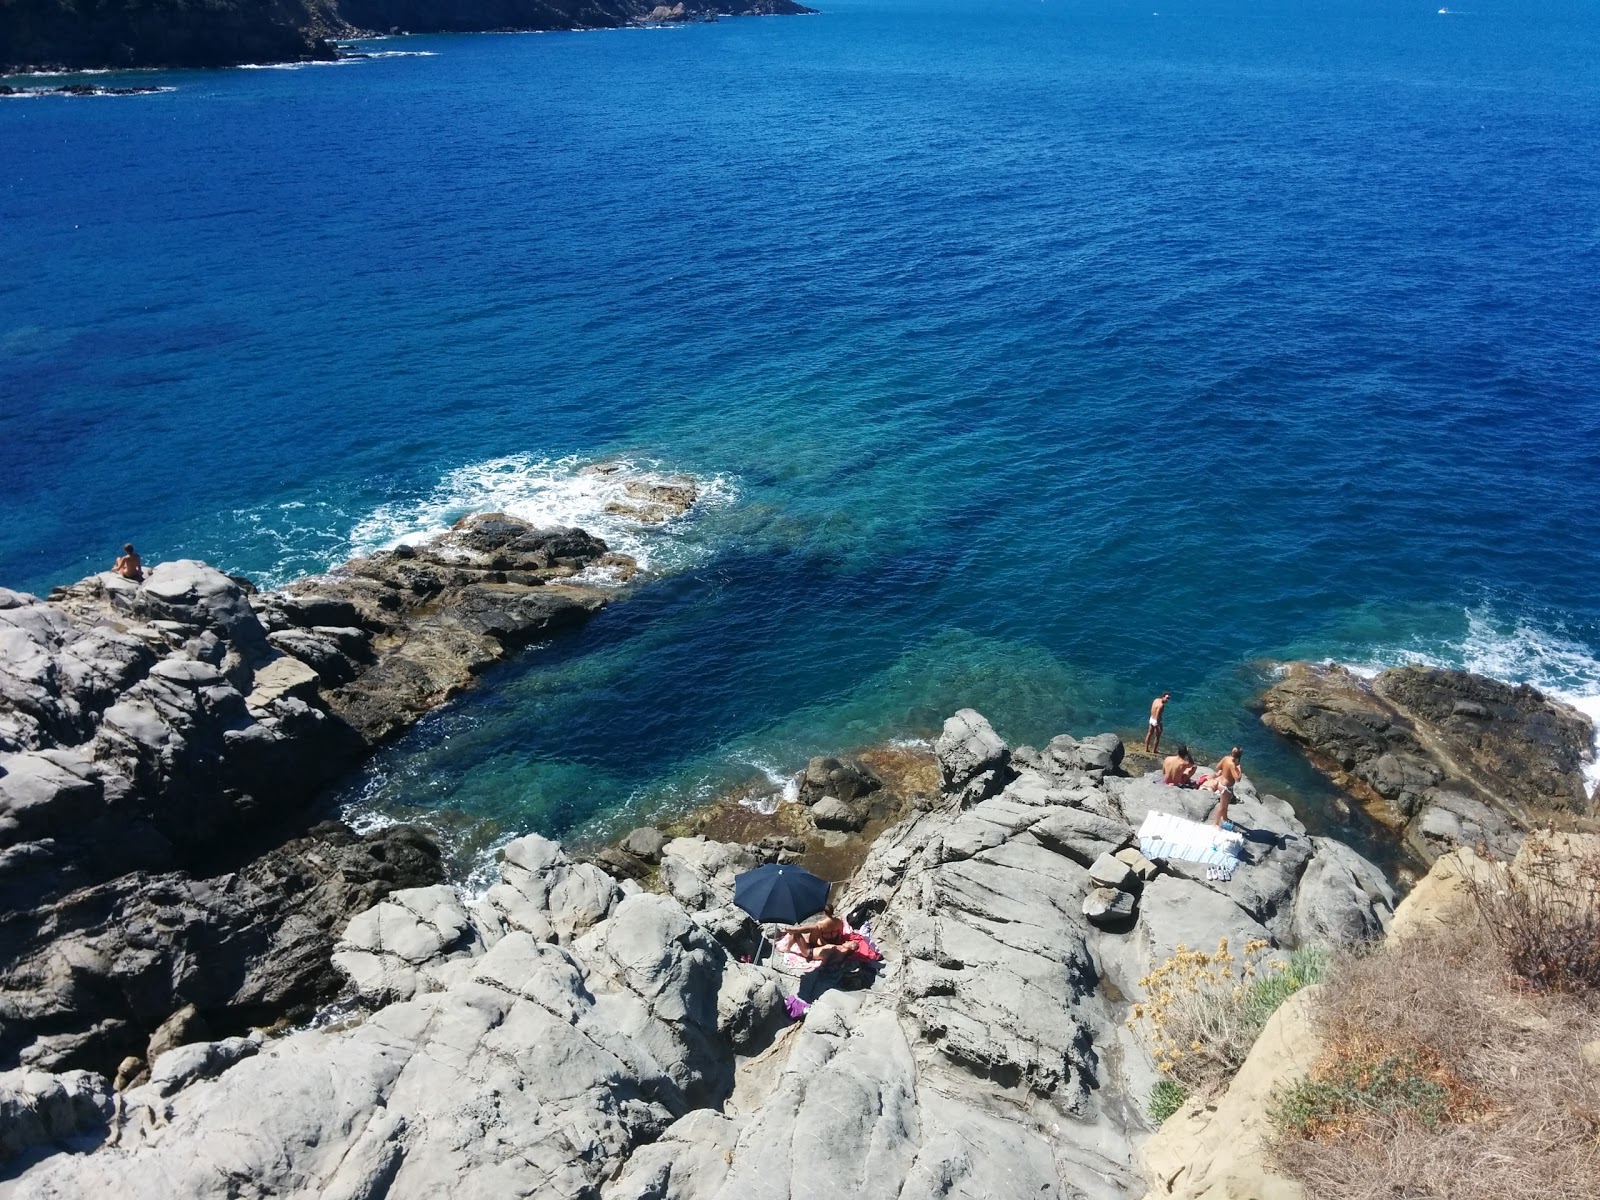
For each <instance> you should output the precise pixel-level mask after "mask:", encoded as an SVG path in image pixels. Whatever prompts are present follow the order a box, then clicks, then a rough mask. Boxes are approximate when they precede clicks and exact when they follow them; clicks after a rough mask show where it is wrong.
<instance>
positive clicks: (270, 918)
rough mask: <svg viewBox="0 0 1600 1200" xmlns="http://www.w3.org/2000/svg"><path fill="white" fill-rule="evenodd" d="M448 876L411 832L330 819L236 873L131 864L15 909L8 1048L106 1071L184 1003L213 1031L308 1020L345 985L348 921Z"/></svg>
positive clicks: (32, 1059) (5, 1005)
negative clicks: (362, 833)
mask: <svg viewBox="0 0 1600 1200" xmlns="http://www.w3.org/2000/svg"><path fill="white" fill-rule="evenodd" d="M442 875H443V868H442V866H441V865H440V862H439V854H438V850H437V848H436V847H434V845H433V844H432V843H431V842H430V841H428V840H427V839H426V838H424V837H422V836H421V835H419V834H417V833H416V832H415V831H413V830H409V829H405V828H400V827H396V828H391V829H386V830H382V831H380V832H378V833H376V834H372V835H369V836H367V837H357V836H356V835H355V834H353V833H351V832H350V830H348V829H346V828H345V827H344V826H342V825H338V824H333V823H329V824H326V825H321V826H318V827H317V828H316V829H314V830H313V831H312V832H311V833H310V834H308V835H307V836H306V837H303V838H296V839H294V840H292V841H290V842H287V843H285V844H284V845H283V846H281V847H279V848H278V849H277V850H273V851H270V852H269V853H267V854H265V855H263V856H261V857H260V858H257V859H255V860H253V861H251V862H249V863H247V864H245V866H243V867H242V868H241V869H239V870H238V871H234V872H230V873H228V874H226V875H222V876H217V877H214V878H211V879H195V878H192V877H190V876H188V875H185V874H183V873H182V872H165V873H161V874H148V873H142V872H140V873H133V874H129V875H123V876H119V877H118V878H116V879H113V880H110V881H109V882H107V883H103V884H97V885H95V886H93V887H88V888H80V889H78V890H77V891H74V892H70V893H68V894H67V895H66V896H64V897H62V898H60V899H59V900H55V901H51V902H48V903H46V904H43V905H41V906H40V907H39V908H37V909H36V910H34V911H32V912H29V913H25V914H14V915H13V916H12V918H11V919H10V920H8V921H6V922H4V923H3V924H0V953H3V955H4V966H3V967H0V1052H3V1053H4V1055H5V1056H6V1057H7V1058H10V1059H12V1060H13V1061H16V1060H20V1061H22V1062H25V1063H27V1064H30V1065H36V1066H44V1067H49V1068H51V1069H56V1070H58V1069H62V1068H66V1067H77V1066H91V1067H95V1068H97V1069H101V1070H102V1071H103V1073H104V1074H107V1075H110V1074H112V1073H113V1072H114V1071H115V1070H116V1067H117V1065H118V1063H119V1062H120V1061H121V1059H122V1058H123V1057H125V1056H129V1055H133V1056H143V1055H146V1054H147V1052H148V1051H149V1050H150V1049H151V1048H152V1047H151V1046H150V1045H149V1043H150V1042H151V1041H152V1038H151V1034H152V1032H154V1031H156V1030H157V1027H158V1026H162V1025H163V1022H166V1021H168V1020H169V1019H170V1018H171V1017H172V1016H173V1015H174V1014H175V1013H177V1012H178V1011H179V1010H181V1009H184V1008H186V1007H190V1006H192V1007H194V1008H196V1009H197V1010H198V1013H197V1016H199V1017H203V1018H204V1019H205V1022H206V1024H207V1025H209V1026H211V1027H212V1029H214V1030H215V1031H217V1032H228V1031H229V1030H232V1029H240V1028H244V1027H246V1026H248V1025H250V1024H256V1023H260V1024H270V1023H271V1022H272V1021H273V1020H276V1019H277V1018H279V1017H281V1016H295V1015H299V1016H302V1017H303V1016H305V1015H308V1014H309V1012H310V1010H311V1007H312V1006H314V1005H315V1004H317V1003H319V1002H321V1001H322V1000H324V999H327V998H328V997H329V996H331V995H332V994H334V993H335V992H336V991H337V990H338V988H339V986H340V980H339V977H338V976H337V975H336V973H335V972H334V971H333V969H332V967H331V966H330V965H329V955H330V953H331V951H332V949H333V943H334V938H335V937H336V936H337V934H338V932H339V930H340V928H341V927H342V926H343V925H344V923H345V922H346V921H348V920H349V919H350V918H351V916H352V915H354V914H356V913H358V912H362V911H363V910H365V909H366V908H368V907H369V906H370V905H372V904H374V903H376V902H377V901H378V900H379V899H381V898H382V897H383V896H384V895H385V894H386V893H388V892H389V891H390V890H392V889H393V888H396V887H407V886H412V885H416V884H424V883H431V882H435V881H437V880H439V879H440V878H441V877H442ZM182 1024H187V1022H183V1023H182ZM174 1034H178V1030H176V1029H167V1030H166V1036H165V1037H163V1038H161V1039H158V1040H156V1042H155V1045H154V1047H153V1048H154V1050H155V1052H156V1053H160V1052H161V1050H163V1049H166V1048H170V1045H171V1044H173V1043H172V1040H171V1039H172V1036H173V1035H174ZM179 1036H182V1035H181V1034H179ZM184 1040H187V1038H185V1039H184Z"/></svg>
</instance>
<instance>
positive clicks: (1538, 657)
mask: <svg viewBox="0 0 1600 1200" xmlns="http://www.w3.org/2000/svg"><path fill="white" fill-rule="evenodd" d="M1466 618H1467V632H1466V634H1465V635H1464V636H1463V637H1462V638H1461V640H1460V641H1459V642H1455V643H1446V644H1443V645H1440V646H1410V647H1401V648H1396V649H1393V650H1386V651H1380V652H1379V653H1377V654H1375V655H1374V656H1373V657H1372V658H1371V659H1370V660H1368V661H1366V662H1359V663H1343V664H1341V665H1343V666H1344V667H1345V668H1346V669H1347V670H1349V671H1350V672H1351V673H1353V674H1356V675H1359V676H1361V677H1362V678H1365V679H1370V678H1372V677H1373V676H1374V675H1376V674H1377V673H1378V672H1379V671H1382V670H1383V669H1384V668H1386V667H1394V666H1402V665H1405V664H1407V663H1420V664H1422V665H1424V666H1430V667H1452V668H1460V669H1462V670H1466V671H1472V672H1474V673H1475V674H1478V675H1486V676H1488V677H1489V678H1490V679H1498V680H1500V681H1502V682H1504V683H1527V684H1531V685H1532V686H1534V687H1536V688H1538V689H1539V690H1540V691H1541V692H1543V693H1544V694H1545V695H1547V696H1550V697H1551V698H1553V699H1556V700H1560V701H1563V702H1564V703H1567V704H1570V705H1572V707H1573V708H1576V709H1577V710H1578V711H1579V712H1582V713H1583V714H1584V715H1585V716H1587V717H1588V718H1589V719H1590V720H1591V721H1593V722H1594V725H1595V745H1594V748H1593V749H1592V750H1591V751H1590V756H1589V761H1588V762H1587V763H1586V764H1584V768H1583V779H1584V785H1585V787H1586V788H1587V789H1588V790H1589V791H1590V792H1593V790H1594V789H1595V788H1596V787H1600V653H1596V651H1595V649H1594V648H1593V647H1591V646H1587V645H1584V644H1583V643H1582V642H1579V641H1577V640H1576V639H1574V638H1572V637H1570V636H1569V635H1567V634H1565V633H1560V632H1554V631H1551V630H1549V629H1543V628H1540V627H1538V626H1537V625H1534V624H1533V623H1531V622H1528V621H1521V620H1518V621H1510V622H1506V621H1500V620H1498V619H1496V618H1495V617H1494V616H1493V615H1492V614H1490V613H1488V612H1486V611H1483V610H1479V609H1470V608H1469V609H1467V610H1466Z"/></svg>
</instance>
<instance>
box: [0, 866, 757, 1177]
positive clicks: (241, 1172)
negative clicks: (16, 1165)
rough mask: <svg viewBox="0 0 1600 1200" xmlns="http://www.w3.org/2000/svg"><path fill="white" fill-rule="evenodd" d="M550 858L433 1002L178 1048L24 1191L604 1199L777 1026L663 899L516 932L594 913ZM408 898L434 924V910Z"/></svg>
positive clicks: (753, 988) (485, 927)
mask: <svg viewBox="0 0 1600 1200" xmlns="http://www.w3.org/2000/svg"><path fill="white" fill-rule="evenodd" d="M516 845H517V844H516V843H513V846H514V847H515V846H516ZM549 845H550V843H546V842H544V840H543V839H529V842H528V844H527V845H526V846H522V847H520V848H519V849H515V850H513V851H512V853H511V854H510V856H509V857H508V859H507V861H506V863H505V869H504V874H503V877H502V884H505V885H507V886H515V887H516V889H517V891H518V894H519V895H520V896H522V897H524V899H525V900H526V901H527V907H526V908H521V909H519V910H518V914H516V915H507V914H504V913H485V912H483V911H482V909H480V910H479V912H478V913H476V914H470V915H471V916H472V917H473V918H474V920H475V921H476V922H477V923H476V924H474V929H475V931H476V932H475V933H473V934H471V935H469V939H468V940H470V941H472V943H473V944H474V945H475V946H476V947H477V952H476V953H475V954H468V955H465V956H462V957H459V958H452V957H451V955H452V954H454V953H455V947H453V946H446V945H441V949H440V955H439V956H438V957H437V958H436V960H433V961H429V960H424V961H422V962H421V963H418V964H416V965H417V966H419V967H421V968H431V977H432V978H433V979H435V980H436V981H437V982H438V983H439V986H438V988H437V990H433V991H418V992H417V993H416V994H415V995H414V996H413V997H412V998H411V999H409V1000H405V1001H401V1002H396V1003H391V1004H389V1005H388V1006H387V1007H384V1008H382V1009H380V1010H379V1011H378V1012H376V1013H375V1014H373V1015H372V1016H370V1017H369V1018H367V1019H366V1020H365V1021H364V1022H362V1023H359V1024H357V1025H355V1026H353V1027H348V1028H343V1029H339V1030H337V1031H325V1032H324V1031H306V1032H300V1033H294V1034H290V1035H288V1036H286V1037H283V1038H279V1039H276V1040H274V1041H270V1042H267V1043H266V1044H264V1045H262V1046H260V1047H257V1046H256V1045H255V1043H254V1042H253V1041H252V1039H233V1040H230V1041H227V1042H223V1043H195V1044H191V1045H188V1046H184V1047H180V1048H179V1049H176V1050H173V1051H170V1052H169V1053H168V1054H166V1055H164V1056H163V1057H162V1058H161V1059H160V1060H158V1062H157V1063H156V1067H155V1071H154V1073H153V1075H152V1078H151V1082H150V1083H149V1084H147V1085H145V1086H143V1087H136V1088H133V1089H131V1090H130V1091H128V1092H127V1093H125V1094H124V1095H123V1098H122V1105H121V1110H120V1115H119V1116H118V1118H117V1119H116V1121H115V1122H114V1128H113V1129H112V1131H111V1136H110V1138H109V1139H108V1140H107V1142H106V1144H105V1145H103V1146H102V1147H101V1148H100V1149H99V1150H97V1151H96V1152H95V1153H93V1154H89V1155H82V1156H57V1157H55V1158H53V1159H50V1160H48V1161H46V1162H44V1163H43V1164H41V1165H39V1166H36V1167H34V1168H33V1169H31V1170H30V1171H28V1172H27V1173H26V1174H25V1175H24V1176H23V1178H22V1179H21V1181H20V1183H19V1184H18V1186H17V1190H16V1193H15V1194H16V1195H17V1196H19V1197H27V1198H44V1197H51V1198H63V1200H64V1198H66V1197H77V1196H82V1195H92V1194H109V1193H112V1192H114V1194H117V1195H120V1196H127V1197H129V1198H130V1200H157V1198H159V1200H189V1198H193V1200H199V1198H200V1197H210V1196H215V1195H220V1194H226V1193H227V1192H229V1191H230V1190H232V1189H233V1187H234V1185H235V1183H236V1181H238V1180H239V1179H241V1178H242V1179H248V1180H249V1181H250V1186H251V1188H252V1189H254V1194H257V1195H286V1194H301V1195H318V1196H322V1197H347V1198H348V1197H377V1196H380V1195H381V1196H388V1197H392V1198H395V1200H399V1198H401V1197H424V1196H426V1197H466V1196H477V1195H484V1194H486V1193H487V1194H492V1195H539V1196H551V1197H574V1198H576V1197H592V1196H594V1195H596V1194H597V1193H598V1191H599V1188H600V1186H601V1184H602V1182H603V1181H604V1180H606V1179H607V1178H609V1177H610V1176H612V1175H613V1174H614V1173H615V1171H616V1169H617V1166H618V1164H619V1163H620V1162H621V1161H622V1160H623V1159H624V1158H625V1157H626V1156H627V1154H628V1153H629V1152H630V1151H631V1150H632V1149H633V1148H634V1147H635V1146H636V1145H639V1144H641V1143H645V1142H650V1141H652V1140H653V1139H655V1138H656V1137H657V1135H658V1134H659V1133H660V1132H661V1131H662V1130H663V1129H665V1128H666V1126H667V1125H668V1124H669V1123H670V1122H671V1121H672V1120H673V1119H674V1118H675V1117H678V1116H681V1115H683V1114H684V1113H685V1112H687V1111H689V1109H690V1108H691V1107H692V1106H694V1105H715V1104H720V1103H721V1102H722V1101H723V1099H724V1098H725V1097H726V1095H727V1093H728V1091H729V1090H730V1088H731V1086H732V1082H733V1073H734V1054H735V1050H736V1049H737V1048H745V1049H749V1050H758V1049H759V1048H760V1046H761V1044H762V1039H763V1038H765V1037H766V1036H768V1035H769V1034H770V1031H771V1027H772V1022H773V1020H774V1019H775V1018H776V1017H777V1015H779V1014H781V1012H782V1008H781V1005H780V1003H779V999H778V994H777V991H776V988H775V987H774V985H773V983H772V981H771V979H770V978H769V977H768V976H767V974H766V973H764V972H761V971H759V970H758V969H757V968H754V967H750V966H745V965H741V964H739V963H737V962H734V961H733V959H732V958H731V956H730V955H728V953H727V952H726V951H725V950H723V948H722V947H721V945H720V944H719V943H718V942H717V941H716V939H715V938H714V937H712V936H711V935H710V934H709V933H708V932H707V931H706V929H705V928H704V927H703V926H701V925H700V924H699V923H698V922H696V921H695V920H694V919H693V918H692V917H691V915H690V914H689V913H688V912H686V911H685V910H684V908H683V907H682V906H681V905H680V904H679V903H678V902H677V901H675V900H673V899H672V898H670V897H667V896H658V895H648V894H635V895H632V896H629V897H627V898H625V899H623V900H622V901H621V902H620V903H618V904H617V905H616V906H615V907H614V908H613V909H611V910H610V911H609V913H608V914H607V915H605V916H603V917H602V918H601V919H599V920H598V922H597V923H595V924H593V925H591V926H588V927H587V928H585V929H583V930H582V931H581V933H580V934H579V935H578V936H577V937H576V939H575V940H574V942H573V943H572V945H571V946H570V947H563V946H559V945H556V944H554V943H552V942H549V941H543V940H540V939H539V938H537V937H535V936H533V935H532V934H530V933H528V932H527V931H525V930H524V929H522V928H520V927H518V926H517V924H516V923H515V922H516V919H517V917H518V916H523V917H527V918H531V919H535V923H536V924H537V925H538V927H539V928H540V929H544V930H555V929H558V928H562V927H567V928H573V929H576V928H577V924H579V923H581V922H580V921H579V918H578V914H579V913H580V912H589V913H592V912H593V909H592V908H586V907H585V904H586V900H585V899H584V896H585V895H586V894H587V888H586V885H585V884H583V883H582V882H581V881H582V880H583V879H584V878H585V876H584V875H583V873H582V872H581V871H580V870H579V866H580V865H575V864H573V863H572V862H571V861H570V860H569V859H568V858H567V857H566V856H565V855H564V854H563V853H561V852H559V851H557V852H555V853H550V852H549V851H548V847H549ZM513 860H515V861H513ZM519 873H520V874H526V875H531V876H535V877H536V878H535V879H532V880H529V879H520V880H518V882H517V883H516V884H515V885H513V884H512V882H511V876H513V875H516V874H519ZM574 879H578V880H580V883H579V884H577V885H574V884H573V883H572V881H573V880H574ZM411 900H412V903H413V906H414V907H416V908H417V909H419V910H421V911H423V912H425V914H426V916H427V918H428V921H427V922H419V923H429V922H433V923H435V924H437V922H438V920H439V916H440V911H439V910H440V908H441V907H442V905H435V906H434V907H433V908H431V909H426V908H425V907H424V906H423V905H422V904H421V903H420V900H419V899H418V898H417V897H411ZM401 937H402V938H405V937H409V934H402V935H401ZM347 940H350V939H349V937H348V935H347ZM406 944H407V946H408V947H409V948H410V950H411V951H412V952H414V953H421V952H422V951H421V950H420V948H419V947H416V946H413V945H412V944H411V943H410V942H409V941H408V942H407V943H406Z"/></svg>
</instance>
